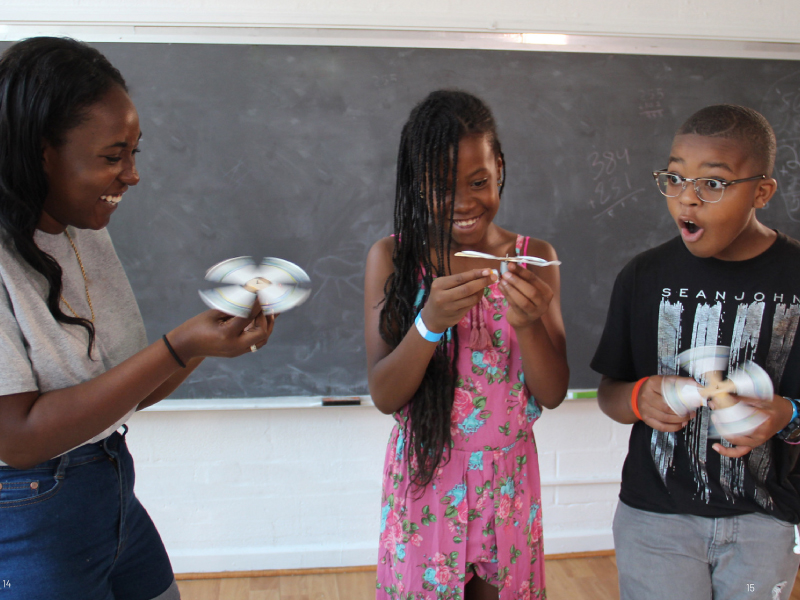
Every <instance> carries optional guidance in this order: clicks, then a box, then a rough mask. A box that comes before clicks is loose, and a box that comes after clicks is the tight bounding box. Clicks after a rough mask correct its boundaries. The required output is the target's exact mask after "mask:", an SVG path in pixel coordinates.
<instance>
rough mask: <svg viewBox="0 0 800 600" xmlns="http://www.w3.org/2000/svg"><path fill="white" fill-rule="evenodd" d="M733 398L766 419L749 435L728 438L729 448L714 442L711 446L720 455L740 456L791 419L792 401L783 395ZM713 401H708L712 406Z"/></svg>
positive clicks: (761, 442)
mask: <svg viewBox="0 0 800 600" xmlns="http://www.w3.org/2000/svg"><path fill="white" fill-rule="evenodd" d="M734 398H736V399H737V400H739V401H740V402H744V403H745V404H748V405H750V406H752V407H753V408H757V409H758V410H760V411H761V412H763V413H764V414H766V415H767V417H768V419H767V420H766V421H764V422H763V423H762V424H761V425H759V426H758V427H756V429H755V430H754V431H753V433H751V434H750V435H739V436H736V437H730V438H728V442H729V443H730V444H731V445H732V447H731V448H727V447H725V446H723V445H722V444H714V445H713V446H711V447H712V448H713V449H714V450H716V451H717V452H719V453H720V454H721V455H722V456H727V457H729V458H741V457H742V456H744V455H745V454H747V453H748V452H750V451H751V450H752V449H753V448H756V447H758V446H760V445H761V444H763V443H764V442H766V441H767V440H768V439H769V438H771V437H772V436H773V435H775V434H776V433H778V432H779V431H780V430H781V429H783V428H784V427H786V426H787V425H788V424H789V421H791V420H792V413H793V412H794V410H793V408H792V403H791V402H789V401H788V400H787V399H786V398H784V397H783V396H778V395H777V394H776V395H774V396H773V397H772V400H761V399H760V398H747V397H745V396H734ZM713 402H714V401H713V400H711V401H710V402H709V405H710V406H712V407H713Z"/></svg>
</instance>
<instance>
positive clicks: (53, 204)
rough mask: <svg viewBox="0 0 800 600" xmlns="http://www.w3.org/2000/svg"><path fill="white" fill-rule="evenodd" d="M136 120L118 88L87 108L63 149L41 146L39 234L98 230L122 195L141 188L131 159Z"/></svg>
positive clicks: (134, 149) (135, 142)
mask: <svg viewBox="0 0 800 600" xmlns="http://www.w3.org/2000/svg"><path fill="white" fill-rule="evenodd" d="M140 136H141V132H140V130H139V115H138V113H137V112H136V108H135V107H134V106H133V102H131V99H130V97H129V96H128V94H127V93H126V92H125V90H123V89H122V88H121V87H119V86H116V85H114V86H112V88H111V89H110V90H109V91H108V92H107V93H106V94H105V95H104V96H103V98H102V99H101V100H100V101H99V102H97V103H95V104H93V105H92V106H90V107H89V108H88V109H87V111H86V118H85V119H84V121H83V122H82V123H81V124H80V125H78V126H77V127H75V128H73V129H70V130H69V131H67V132H66V134H65V135H64V140H63V143H62V144H60V145H57V146H53V145H51V144H49V143H47V142H45V143H44V149H43V150H44V151H43V167H44V173H45V176H46V177H47V184H48V193H47V197H46V198H45V201H44V210H43V212H42V216H41V219H40V221H39V226H38V227H39V229H41V230H43V231H46V232H47V233H60V232H62V231H63V230H64V229H65V228H66V226H67V225H72V226H73V227H77V228H79V229H102V228H103V227H105V226H106V225H108V222H109V220H110V219H111V214H112V213H113V212H114V211H115V210H116V208H117V204H118V203H119V201H120V199H121V198H122V194H124V193H125V191H126V190H127V189H128V187H129V186H132V185H136V184H137V183H139V174H138V172H137V171H136V160H135V154H136V152H138V150H137V146H138V144H139V137H140Z"/></svg>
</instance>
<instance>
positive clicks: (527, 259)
mask: <svg viewBox="0 0 800 600" xmlns="http://www.w3.org/2000/svg"><path fill="white" fill-rule="evenodd" d="M455 255H456V256H463V257H466V258H488V259H490V260H499V261H502V262H501V264H500V272H501V273H505V272H506V269H507V266H506V263H510V262H514V263H525V264H526V265H533V266H534V267H549V266H550V265H560V264H561V261H560V260H545V259H543V258H539V257H538V256H494V255H493V254H486V253H485V252H476V251H475V250H464V251H463V252H456V254H455Z"/></svg>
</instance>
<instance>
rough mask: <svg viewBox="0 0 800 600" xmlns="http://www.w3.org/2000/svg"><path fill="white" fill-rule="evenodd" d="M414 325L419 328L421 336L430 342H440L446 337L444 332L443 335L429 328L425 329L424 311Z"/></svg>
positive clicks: (418, 315)
mask: <svg viewBox="0 0 800 600" xmlns="http://www.w3.org/2000/svg"><path fill="white" fill-rule="evenodd" d="M414 325H415V326H416V327H417V331H419V334H420V335H421V336H422V337H423V338H424V339H426V340H428V341H429V342H438V341H439V340H440V339H442V336H443V335H444V331H443V332H442V333H433V332H432V331H430V330H429V329H428V328H427V327H425V323H424V322H423V321H422V311H420V312H419V313H418V314H417V318H416V319H415V320H414Z"/></svg>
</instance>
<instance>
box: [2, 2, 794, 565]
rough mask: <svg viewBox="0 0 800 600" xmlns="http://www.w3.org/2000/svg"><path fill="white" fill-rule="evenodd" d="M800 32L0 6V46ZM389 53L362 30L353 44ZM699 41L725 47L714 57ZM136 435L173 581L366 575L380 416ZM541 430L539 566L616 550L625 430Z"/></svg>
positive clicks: (505, 17) (758, 11)
mask: <svg viewBox="0 0 800 600" xmlns="http://www.w3.org/2000/svg"><path fill="white" fill-rule="evenodd" d="M799 22H800V2H797V0H759V1H758V2H746V1H744V0H675V1H673V2H664V1H661V0H659V1H655V0H606V1H605V2H602V3H598V2H597V1H596V0H559V1H558V2H555V1H551V2H541V1H540V2H534V1H532V0H497V1H495V2H491V3H489V2H486V1H485V0H404V1H403V2H399V1H395V2H388V1H386V0H338V1H335V2H331V1H329V0H295V1H293V2H285V1H281V2H278V1H275V0H272V1H265V0H226V1H225V2H224V3H223V2H219V1H216V2H214V1H210V0H138V1H135V0H132V1H129V2H125V3H109V2H108V1H107V0H0V39H4V40H15V39H20V38H21V37H26V36H30V35H36V34H51V35H53V34H63V35H72V36H74V37H78V38H82V39H85V40H87V41H114V40H117V41H164V42H170V41H174V42H180V41H182V42H186V41H196V42H201V43H202V42H209V41H216V42H226V43H264V40H266V41H267V43H269V40H272V43H275V41H284V43H287V42H286V40H288V43H319V40H320V39H323V40H326V39H327V40H330V39H332V38H331V37H330V35H328V34H327V33H326V32H329V31H330V30H332V29H337V28H340V29H348V28H351V29H364V30H387V29H394V30H402V31H399V32H398V31H395V33H394V35H395V43H406V42H405V41H403V40H406V41H407V43H408V44H409V45H412V44H419V45H437V44H444V45H450V46H452V47H463V46H464V45H467V46H471V45H476V46H479V47H485V46H487V43H486V42H485V41H481V40H485V39H488V38H489V37H491V36H494V37H491V40H494V41H493V42H492V43H495V44H496V43H506V42H508V43H515V42H518V41H524V39H525V38H523V37H521V36H516V37H515V36H513V35H508V36H502V35H500V34H504V33H507V34H514V33H525V32H549V33H566V34H583V35H587V34H588V35H600V36H622V37H623V38H624V37H626V36H642V37H644V38H645V42H643V43H642V42H636V44H638V45H637V46H636V47H635V48H634V49H633V51H651V50H652V48H656V46H658V44H655V43H654V44H649V42H648V41H647V38H648V36H654V37H659V38H662V42H659V43H660V44H662V46H663V45H664V43H663V38H678V42H680V43H681V44H682V47H683V48H684V51H685V49H686V48H688V52H689V53H692V52H698V53H700V52H711V53H714V52H717V51H721V52H723V54H724V53H726V52H729V51H730V48H731V46H730V45H729V46H722V45H719V40H732V41H733V43H734V46H733V47H735V50H734V51H733V52H734V53H736V54H737V55H740V56H749V55H755V54H756V53H761V54H762V55H763V53H764V52H765V48H766V49H767V50H766V51H769V49H770V48H774V47H775V46H774V45H771V44H758V45H749V44H743V43H741V42H743V41H748V42H788V43H792V44H794V43H798V42H800V28H798V27H797V24H798V23H799ZM264 31H270V32H271V33H270V35H271V36H272V37H271V38H266V37H264V34H263V32H264ZM276 31H277V32H278V34H275V32H276ZM281 32H283V33H281ZM440 32H450V33H447V34H445V35H442V34H441V33H440ZM456 32H472V34H470V35H467V36H460V37H459V35H457V33H456ZM280 35H284V37H283V38H281V37H280ZM326 35H327V36H328V37H326ZM402 35H406V37H402ZM481 36H484V37H483V38H482V37H481ZM388 37H391V36H390V35H389V34H387V33H386V32H385V31H384V32H377V33H370V32H369V31H367V32H366V33H364V32H362V34H361V37H359V35H356V34H352V35H351V37H350V38H348V39H354V40H356V43H364V44H367V43H369V42H367V41H364V40H372V41H373V42H375V41H376V40H377V43H388V42H385V41H381V40H385V39H387V38H388ZM293 39H294V40H297V41H296V42H292V40H293ZM358 40H362V41H361V42H359V41H358ZM398 40H399V41H398ZM498 40H499V41H498ZM686 40H690V41H689V42H688V43H687V42H686ZM691 40H694V41H691ZM697 40H716V42H712V43H714V44H717V45H716V46H713V47H711V50H708V46H703V42H698V41H697ZM339 41H340V43H342V42H341V38H340V40H339ZM345 43H346V42H345ZM488 45H491V44H488ZM719 49H722V50H719ZM782 50H783V51H786V50H787V47H786V46H784V47H783V48H782ZM796 52H797V47H794V46H792V47H790V48H789V53H790V54H795V55H796ZM184 406H186V405H184ZM130 426H131V431H130V434H129V437H128V439H129V443H130V446H131V448H132V450H133V452H134V456H135V457H136V460H137V467H138V471H137V472H138V481H137V490H138V494H139V496H140V497H141V498H142V500H143V502H144V503H145V505H146V506H147V507H148V509H149V511H150V513H151V515H152V516H153V518H154V520H155V521H156V523H157V525H158V527H159V529H160V531H161V533H162V536H163V538H164V540H165V542H166V544H167V547H168V549H169V552H170V555H171V557H172V559H173V562H174V566H175V569H176V571H177V572H198V571H226V570H228V571H238V570H261V569H279V568H303V567H321V566H346V565H362V564H372V563H374V562H375V559H376V556H377V535H378V522H379V520H378V514H379V512H378V510H379V501H380V477H381V470H382V464H383V452H384V448H385V444H386V440H387V438H388V434H389V430H390V429H391V426H392V420H391V418H390V417H386V416H383V415H381V414H380V413H378V411H377V410H376V409H374V408H372V407H342V408H288V409H263V408H262V409H250V410H227V411H218V410H208V409H198V410H193V411H173V410H171V409H170V403H165V404H164V405H163V406H161V407H160V408H159V407H156V410H148V411H145V412H144V413H140V414H137V415H135V416H134V417H133V418H132V420H131V422H130ZM535 431H536V437H537V440H538V443H539V451H540V460H541V471H542V485H543V500H544V509H543V510H544V529H545V549H546V551H547V552H548V553H560V552H574V551H583V550H596V549H604V548H610V547H611V545H612V544H611V535H610V522H611V515H612V513H613V508H614V505H615V502H616V495H617V492H618V488H619V473H620V467H621V464H622V459H623V457H624V455H625V452H626V444H627V435H628V428H627V427H623V426H620V425H617V424H614V423H612V422H611V421H610V420H608V419H607V418H605V417H604V416H603V415H602V414H601V413H600V412H599V410H598V409H597V407H596V404H595V403H594V401H591V400H577V401H568V402H565V403H564V405H563V406H562V407H560V408H559V409H558V410H556V411H553V412H549V411H548V412H546V413H545V415H544V416H543V417H542V419H541V420H540V421H539V422H538V423H537V425H536V429H535Z"/></svg>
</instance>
